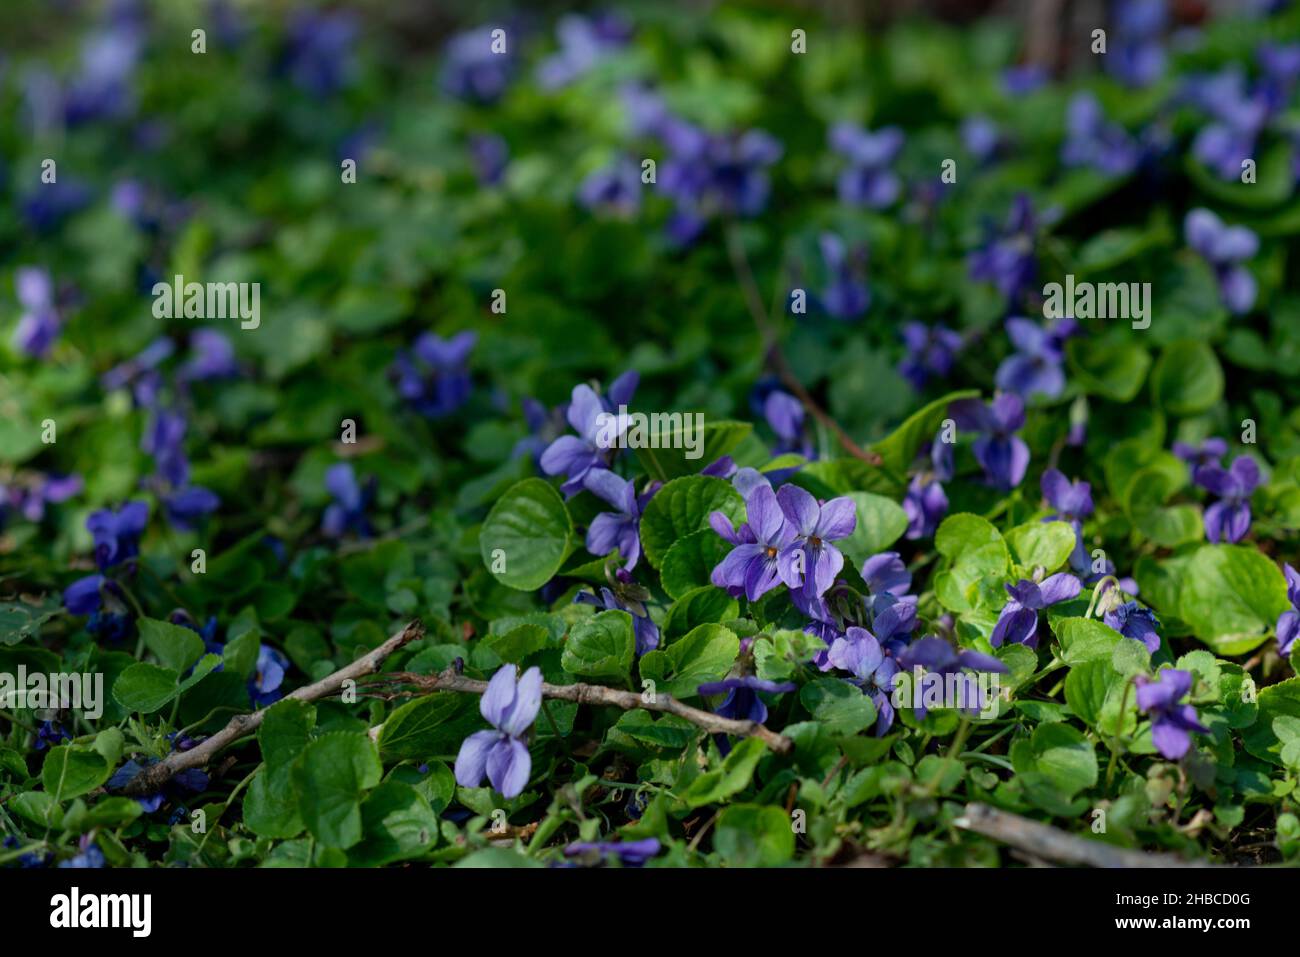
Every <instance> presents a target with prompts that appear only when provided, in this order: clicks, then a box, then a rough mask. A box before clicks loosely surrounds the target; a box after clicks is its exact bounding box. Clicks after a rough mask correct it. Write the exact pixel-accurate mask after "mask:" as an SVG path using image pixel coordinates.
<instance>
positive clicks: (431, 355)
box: [392, 332, 478, 419]
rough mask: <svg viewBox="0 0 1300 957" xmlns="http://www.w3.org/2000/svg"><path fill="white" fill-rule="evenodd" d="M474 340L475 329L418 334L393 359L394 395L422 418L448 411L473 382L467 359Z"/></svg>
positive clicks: (462, 398) (437, 416)
mask: <svg viewBox="0 0 1300 957" xmlns="http://www.w3.org/2000/svg"><path fill="white" fill-rule="evenodd" d="M477 342H478V333H476V332H460V333H457V334H456V335H454V336H452V337H451V338H450V339H443V338H442V337H441V336H437V335H435V334H434V333H432V332H425V333H423V334H421V335H420V336H419V338H417V339H416V340H415V344H414V345H413V346H412V347H411V348H410V349H409V350H405V351H401V352H398V354H397V357H396V358H395V359H394V360H393V366H392V368H393V374H394V375H395V376H396V378H397V393H398V395H400V396H401V397H402V398H403V399H404V400H406V402H407V403H408V404H409V405H410V406H411V407H412V408H413V409H415V410H416V411H417V412H419V413H420V414H421V415H423V416H425V417H426V418H430V419H441V418H445V417H446V416H448V415H451V414H452V413H453V412H455V411H456V410H458V409H459V408H460V407H461V406H462V405H464V404H465V402H466V400H468V399H469V394H470V390H471V389H472V387H473V382H472V380H471V379H470V374H469V367H468V361H469V354H470V352H471V351H472V350H473V349H474V346H475V344H476V343H477Z"/></svg>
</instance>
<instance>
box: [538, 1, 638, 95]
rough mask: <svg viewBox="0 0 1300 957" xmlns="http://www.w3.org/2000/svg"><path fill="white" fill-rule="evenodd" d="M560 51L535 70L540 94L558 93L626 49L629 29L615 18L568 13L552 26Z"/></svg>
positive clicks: (608, 15) (615, 16) (611, 16)
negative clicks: (611, 56)
mask: <svg viewBox="0 0 1300 957" xmlns="http://www.w3.org/2000/svg"><path fill="white" fill-rule="evenodd" d="M555 35H556V37H557V38H558V39H559V41H560V49H559V50H558V51H557V52H556V53H554V54H552V55H551V56H548V57H547V58H546V59H544V60H543V61H542V62H541V63H540V64H539V65H538V67H537V82H538V84H539V85H540V86H541V87H542V89H544V90H558V89H560V88H561V87H564V86H568V85H569V84H570V83H572V82H574V81H575V80H577V79H578V78H579V77H581V76H583V75H584V74H586V73H588V72H590V71H591V70H592V69H593V68H594V67H595V66H596V65H597V64H599V63H600V61H601V60H603V59H605V58H606V57H608V56H610V54H612V53H615V52H617V51H618V50H620V49H622V48H623V47H624V46H626V45H627V41H628V40H629V39H630V38H631V36H632V30H631V27H630V26H629V25H628V24H627V23H626V21H624V20H623V19H622V18H621V17H619V16H618V15H616V14H602V15H600V16H596V17H585V16H582V15H580V14H576V13H571V14H566V15H565V16H563V17H561V18H560V20H559V22H558V23H557V24H556V26H555Z"/></svg>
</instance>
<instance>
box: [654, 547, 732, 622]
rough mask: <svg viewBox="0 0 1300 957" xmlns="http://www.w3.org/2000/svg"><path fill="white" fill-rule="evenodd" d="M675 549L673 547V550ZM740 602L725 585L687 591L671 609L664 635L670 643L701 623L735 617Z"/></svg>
mask: <svg viewBox="0 0 1300 957" xmlns="http://www.w3.org/2000/svg"><path fill="white" fill-rule="evenodd" d="M670 552H671V549H670ZM739 607H740V606H739V604H738V603H737V601H736V599H734V598H732V597H731V596H730V595H728V594H727V593H726V592H725V591H723V590H722V589H721V588H715V587H713V586H712V585H703V586H701V587H699V588H692V589H691V590H690V591H686V592H683V593H682V594H681V595H680V596H679V597H678V598H677V600H676V601H675V602H673V603H672V605H671V606H670V607H669V608H668V614H667V615H665V616H664V622H663V625H662V626H661V627H660V629H659V631H660V634H662V635H663V640H664V644H665V645H670V644H672V643H673V642H674V641H676V640H677V639H678V638H680V637H682V635H685V634H686V633H688V632H689V631H690V630H691V629H692V628H695V627H696V626H697V625H700V624H704V623H705V622H710V621H726V620H727V619H729V618H735V617H736V612H737V611H738V610H739Z"/></svg>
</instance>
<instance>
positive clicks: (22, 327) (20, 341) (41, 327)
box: [13, 266, 63, 359]
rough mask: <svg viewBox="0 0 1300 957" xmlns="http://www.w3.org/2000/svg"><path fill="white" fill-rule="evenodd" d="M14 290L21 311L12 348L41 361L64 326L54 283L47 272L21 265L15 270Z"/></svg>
mask: <svg viewBox="0 0 1300 957" xmlns="http://www.w3.org/2000/svg"><path fill="white" fill-rule="evenodd" d="M14 291H15V292H16V293H17V296H18V302H19V303H20V304H21V305H22V307H23V309H24V312H23V314H22V316H21V317H20V318H19V319H18V326H17V327H16V328H15V329H14V337H13V343H14V348H16V349H18V350H19V351H20V352H23V353H25V354H26V355H28V356H30V357H32V358H33V359H39V358H42V357H43V356H44V355H45V354H46V353H47V352H49V351H50V346H52V345H53V344H54V340H55V339H57V338H58V335H59V329H60V328H61V327H62V325H63V320H62V319H61V318H60V317H59V312H58V309H57V308H55V303H54V283H53V282H52V281H51V280H50V274H49V273H48V272H47V271H46V270H44V269H37V268H36V267H34V266H23V267H20V268H19V269H17V270H15V271H14Z"/></svg>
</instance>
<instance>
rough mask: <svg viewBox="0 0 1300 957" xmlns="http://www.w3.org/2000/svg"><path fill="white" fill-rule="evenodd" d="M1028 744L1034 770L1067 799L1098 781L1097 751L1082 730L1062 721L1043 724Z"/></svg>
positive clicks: (1036, 729)
mask: <svg viewBox="0 0 1300 957" xmlns="http://www.w3.org/2000/svg"><path fill="white" fill-rule="evenodd" d="M1029 744H1030V749H1031V752H1032V755H1033V762H1034V766H1033V770H1034V771H1036V772H1038V773H1039V774H1042V775H1044V776H1045V777H1046V778H1047V779H1048V780H1049V781H1050V782H1051V783H1052V785H1053V786H1054V787H1056V788H1057V789H1058V790H1059V791H1060V793H1061V794H1062V795H1063V796H1064V797H1065V798H1066V799H1069V798H1071V797H1073V796H1074V795H1075V794H1077V793H1078V792H1079V791H1082V790H1083V789H1084V788H1089V787H1092V786H1093V785H1094V784H1096V783H1097V752H1096V751H1095V750H1094V749H1093V746H1092V742H1091V741H1089V740H1088V739H1087V738H1086V737H1084V735H1083V732H1081V731H1078V730H1076V729H1075V728H1072V727H1070V726H1069V725H1068V724H1063V723H1061V722H1053V723H1052V724H1040V725H1039V726H1038V727H1037V728H1035V729H1034V733H1033V735H1032V737H1031V738H1030V741H1029ZM1017 770H1019V768H1017Z"/></svg>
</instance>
